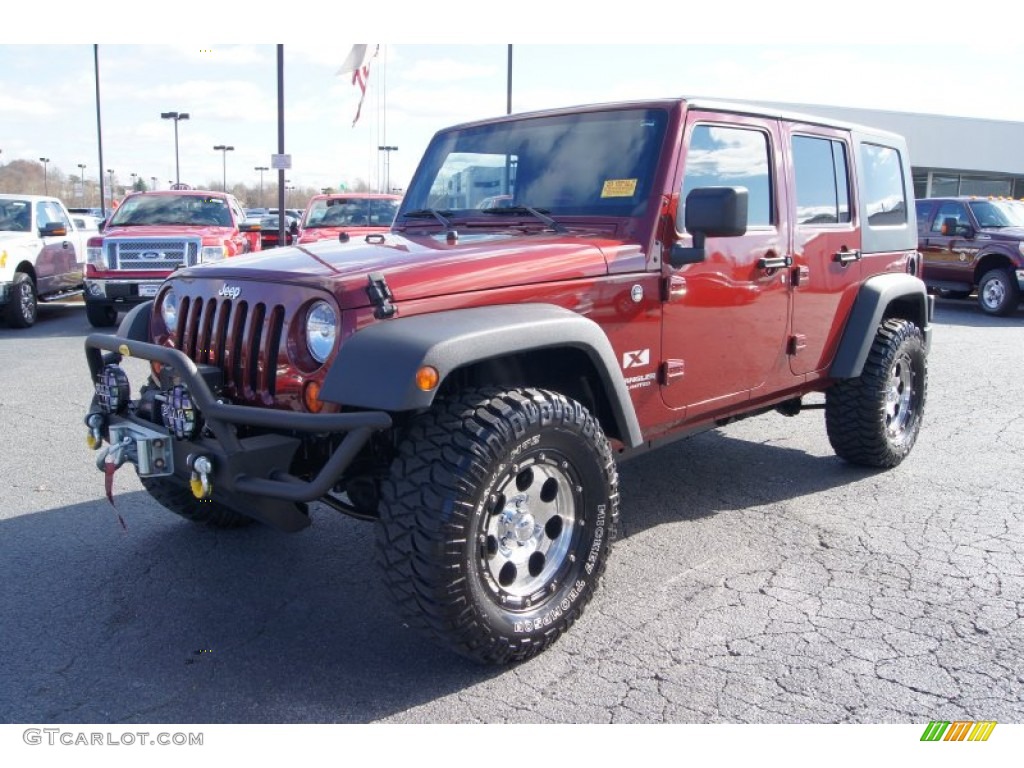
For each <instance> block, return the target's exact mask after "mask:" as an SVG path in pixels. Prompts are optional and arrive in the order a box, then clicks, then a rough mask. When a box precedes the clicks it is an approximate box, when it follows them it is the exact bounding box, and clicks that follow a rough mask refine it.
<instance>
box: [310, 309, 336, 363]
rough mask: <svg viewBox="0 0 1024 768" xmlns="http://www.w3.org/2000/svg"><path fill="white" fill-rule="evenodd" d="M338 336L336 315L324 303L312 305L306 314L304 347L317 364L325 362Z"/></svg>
mask: <svg viewBox="0 0 1024 768" xmlns="http://www.w3.org/2000/svg"><path fill="white" fill-rule="evenodd" d="M337 336H338V315H337V314H336V313H335V312H334V309H333V308H332V307H331V305H330V304H328V303H327V302H326V301H318V302H316V303H315V304H313V305H312V306H311V307H310V308H309V311H308V312H307V313H306V346H307V347H308V348H309V354H311V355H312V356H313V359H314V360H316V361H317V362H318V363H322V362H324V361H325V360H327V357H328V356H329V355H330V354H331V350H333V349H334V340H335V339H336V338H337Z"/></svg>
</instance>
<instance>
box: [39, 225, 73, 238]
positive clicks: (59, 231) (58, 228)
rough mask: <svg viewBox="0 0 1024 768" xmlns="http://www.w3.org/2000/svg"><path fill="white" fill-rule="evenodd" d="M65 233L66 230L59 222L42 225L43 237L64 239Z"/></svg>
mask: <svg viewBox="0 0 1024 768" xmlns="http://www.w3.org/2000/svg"><path fill="white" fill-rule="evenodd" d="M67 233H68V228H67V227H65V226H64V225H63V224H61V223H60V222H59V221H50V222H47V223H46V224H44V225H43V230H42V235H43V237H64V235H66V234H67Z"/></svg>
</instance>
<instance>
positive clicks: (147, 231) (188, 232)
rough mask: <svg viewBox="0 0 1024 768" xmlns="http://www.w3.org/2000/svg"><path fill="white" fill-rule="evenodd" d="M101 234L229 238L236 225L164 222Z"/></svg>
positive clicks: (115, 228) (210, 238)
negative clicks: (192, 225)
mask: <svg viewBox="0 0 1024 768" xmlns="http://www.w3.org/2000/svg"><path fill="white" fill-rule="evenodd" d="M100 234H102V235H103V237H167V238H171V237H201V238H202V239H203V240H215V241H217V242H220V241H222V240H229V239H231V238H232V237H233V236H234V234H235V229H234V227H214V226H203V227H190V226H187V225H183V224H164V225H160V226H147V227H117V226H115V227H107V228H106V229H104V230H103V232H101V233H100Z"/></svg>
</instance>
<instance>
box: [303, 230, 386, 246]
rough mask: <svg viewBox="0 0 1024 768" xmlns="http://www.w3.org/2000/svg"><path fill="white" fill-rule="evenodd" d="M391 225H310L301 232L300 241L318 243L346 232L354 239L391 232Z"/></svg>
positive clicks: (333, 238) (335, 238)
mask: <svg viewBox="0 0 1024 768" xmlns="http://www.w3.org/2000/svg"><path fill="white" fill-rule="evenodd" d="M390 231H391V227H310V228H309V229H304V230H302V231H301V232H300V233H299V242H300V243H316V242H319V241H321V240H337V239H338V235H340V234H341V233H342V232H344V233H346V234H347V235H348V236H349V237H350V238H352V239H353V240H355V239H358V238H361V237H365V236H366V235H370V234H373V233H375V232H390Z"/></svg>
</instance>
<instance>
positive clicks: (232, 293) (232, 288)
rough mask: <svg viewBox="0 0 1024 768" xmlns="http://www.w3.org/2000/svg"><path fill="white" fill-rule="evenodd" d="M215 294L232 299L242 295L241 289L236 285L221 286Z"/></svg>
mask: <svg viewBox="0 0 1024 768" xmlns="http://www.w3.org/2000/svg"><path fill="white" fill-rule="evenodd" d="M217 295H218V296H223V297H225V298H228V299H232V300H234V299H237V298H238V297H239V296H241V295H242V289H241V288H239V287H238V286H237V285H225V286H224V287H223V288H221V289H220V290H219V291H217Z"/></svg>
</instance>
